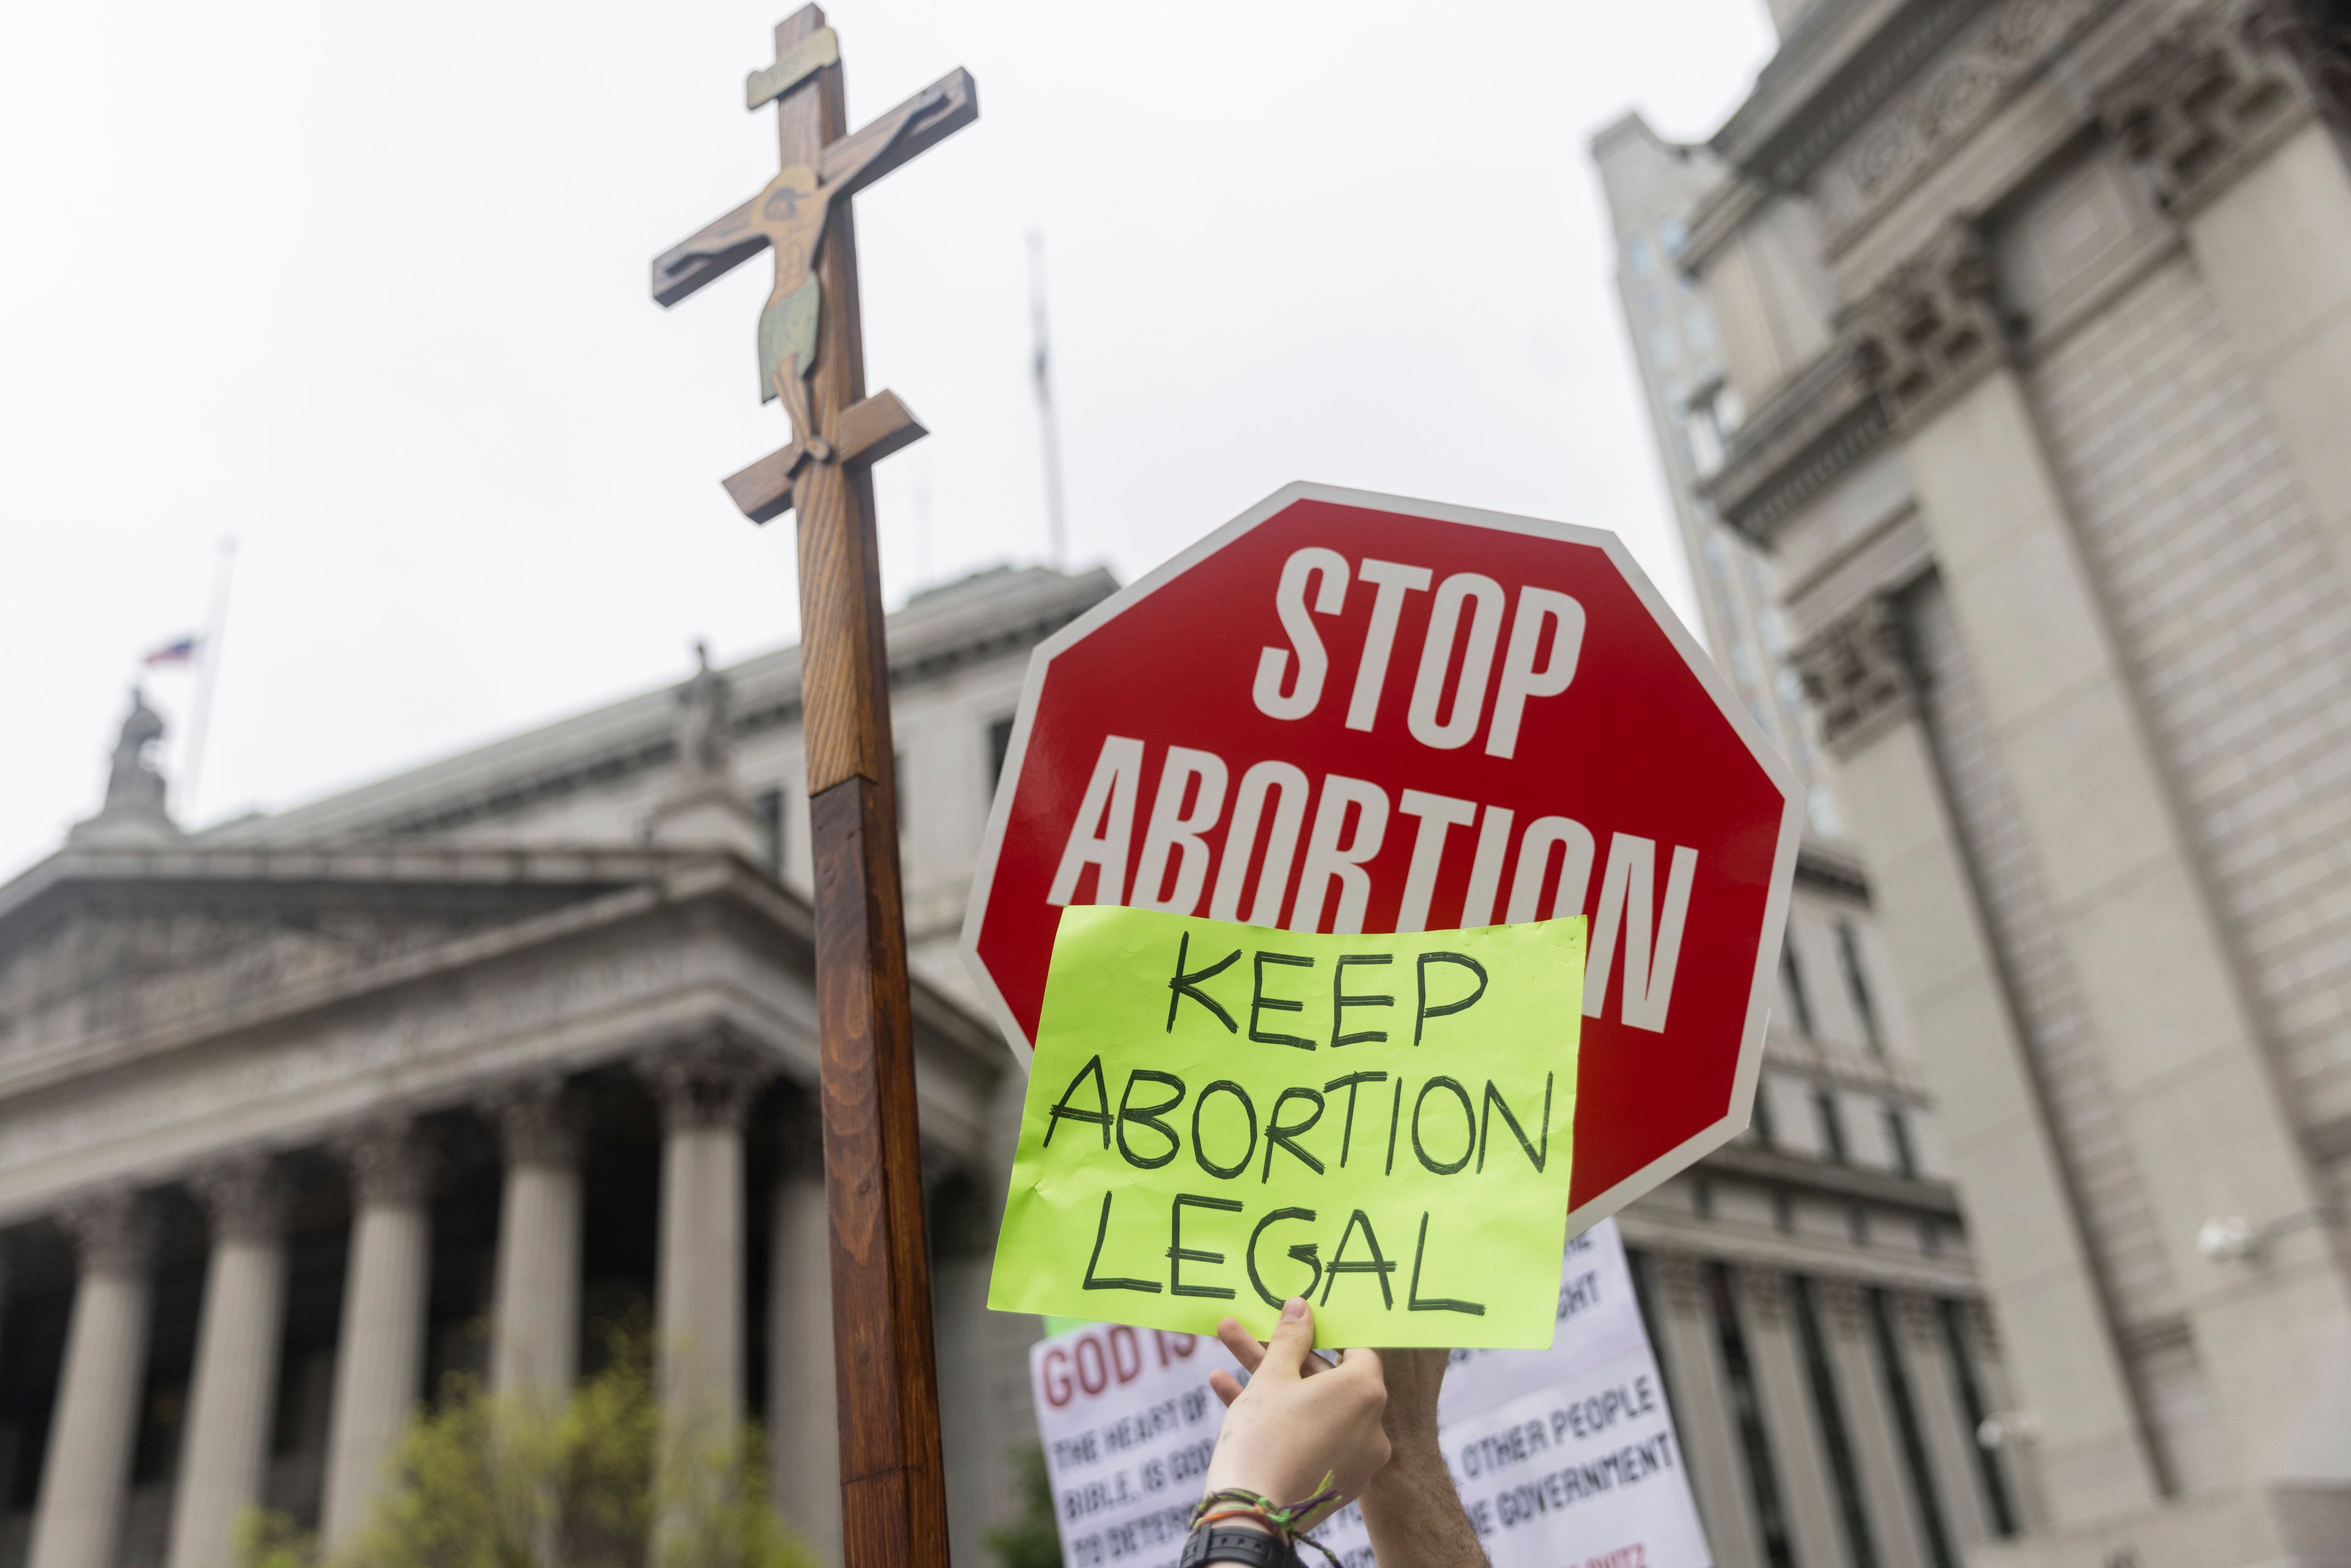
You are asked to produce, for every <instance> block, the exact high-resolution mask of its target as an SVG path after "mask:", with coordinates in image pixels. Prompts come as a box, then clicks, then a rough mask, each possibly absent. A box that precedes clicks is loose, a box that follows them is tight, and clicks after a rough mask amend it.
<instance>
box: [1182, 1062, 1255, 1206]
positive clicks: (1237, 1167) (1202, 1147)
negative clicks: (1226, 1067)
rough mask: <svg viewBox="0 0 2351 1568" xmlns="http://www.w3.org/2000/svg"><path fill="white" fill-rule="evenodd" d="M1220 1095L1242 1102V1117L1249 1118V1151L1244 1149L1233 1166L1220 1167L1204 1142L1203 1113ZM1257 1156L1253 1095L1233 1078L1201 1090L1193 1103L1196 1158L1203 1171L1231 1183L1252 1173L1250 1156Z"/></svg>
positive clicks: (1193, 1146) (1193, 1139) (1221, 1080)
mask: <svg viewBox="0 0 2351 1568" xmlns="http://www.w3.org/2000/svg"><path fill="white" fill-rule="evenodd" d="M1219 1092H1222V1093H1226V1094H1229V1095H1231V1096H1232V1097H1233V1098H1234V1099H1236V1100H1238V1101H1239V1102H1240V1103H1241V1112H1242V1113H1243V1114H1244V1115H1246V1116H1248V1117H1249V1147H1248V1148H1246V1149H1243V1150H1242V1151H1241V1157H1240V1158H1239V1159H1237V1160H1235V1161H1234V1162H1233V1163H1232V1164H1231V1165H1229V1166H1220V1165H1217V1163H1216V1162H1214V1161H1213V1160H1211V1159H1209V1158H1208V1146H1207V1144H1206V1143H1204V1142H1202V1141H1201V1138H1200V1113H1202V1112H1203V1111H1206V1110H1207V1108H1208V1099H1209V1096H1211V1095H1213V1094H1217V1093H1219ZM1256 1153H1257V1107H1256V1106H1255V1105H1254V1104H1252V1103H1250V1101H1249V1091H1248V1090H1246V1089H1244V1088H1242V1087H1241V1086H1240V1085H1239V1084H1238V1083H1236V1082H1233V1081H1232V1080H1231V1079H1229V1078H1219V1079H1217V1081H1216V1082H1214V1083H1211V1084H1209V1085H1208V1086H1207V1088H1206V1089H1203V1090H1201V1091H1200V1097H1199V1098H1198V1099H1197V1100H1195V1101H1193V1102H1192V1157H1193V1158H1194V1159H1195V1160H1197V1161H1198V1162H1199V1165H1200V1168H1201V1169H1202V1170H1204V1171H1206V1172H1207V1173H1208V1174H1209V1175H1210V1176H1216V1177H1217V1178H1219V1179H1220V1180H1224V1181H1230V1180H1232V1179H1233V1178H1234V1177H1235V1176H1238V1175H1240V1174H1241V1172H1243V1171H1245V1170H1247V1169H1249V1159H1250V1156H1252V1155H1255V1154H1256Z"/></svg>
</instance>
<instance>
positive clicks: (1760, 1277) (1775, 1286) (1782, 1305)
mask: <svg viewBox="0 0 2351 1568" xmlns="http://www.w3.org/2000/svg"><path fill="white" fill-rule="evenodd" d="M1739 1305H1740V1311H1742V1312H1745V1313H1746V1316H1747V1321H1748V1322H1749V1323H1750V1324H1751V1325H1752V1326H1754V1327H1756V1328H1759V1329H1776V1328H1778V1327H1779V1326H1780V1325H1781V1324H1782V1323H1783V1322H1786V1321H1787V1318H1788V1277H1787V1276H1786V1275H1785V1274H1782V1273H1781V1272H1780V1271H1779V1270H1776V1269H1758V1268H1754V1267H1751V1266H1750V1265H1748V1264H1744V1263H1742V1264H1740V1266H1739Z"/></svg>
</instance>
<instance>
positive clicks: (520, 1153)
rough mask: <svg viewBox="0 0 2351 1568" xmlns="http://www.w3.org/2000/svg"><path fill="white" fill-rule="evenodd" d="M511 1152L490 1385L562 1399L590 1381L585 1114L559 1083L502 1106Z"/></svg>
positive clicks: (512, 1096) (527, 1089)
mask: <svg viewBox="0 0 2351 1568" xmlns="http://www.w3.org/2000/svg"><path fill="white" fill-rule="evenodd" d="M492 1112H493V1114H495V1115H496V1118H497V1124H498V1134H499V1139H500V1142H501V1143H502V1145H504V1148H505V1151H506V1183H505V1190H504V1192H503V1194H502V1195H501V1197H500V1199H499V1204H498V1277H497V1305H496V1318H495V1320H494V1321H493V1322H492V1325H491V1330H490V1333H491V1342H490V1386H491V1387H492V1388H494V1389H496V1390H497V1391H498V1392H499V1393H501V1394H509V1393H517V1392H520V1391H521V1390H524V1389H526V1388H528V1389H535V1390H538V1392H539V1393H540V1394H542V1395H544V1396H549V1397H550V1399H551V1400H553V1401H560V1400H561V1399H562V1398H563V1397H564V1396H567V1395H569V1393H570V1391H571V1385H572V1384H573V1383H575V1382H576V1381H577V1380H578V1378H579V1375H580V1215H581V1210H580V1114H579V1107H578V1106H577V1105H575V1104H573V1103H571V1102H570V1101H569V1099H567V1098H566V1096H565V1094H564V1092H563V1085H562V1082H560V1081H559V1080H556V1079H551V1078H550V1079H546V1080H542V1081H538V1082H531V1083H528V1084H525V1085H522V1086H521V1087H519V1088H517V1089H516V1090H514V1091H513V1092H510V1093H508V1094H507V1095H505V1096H504V1097H502V1098H501V1099H499V1100H498V1101H497V1102H496V1103H495V1104H494V1106H493V1107H492Z"/></svg>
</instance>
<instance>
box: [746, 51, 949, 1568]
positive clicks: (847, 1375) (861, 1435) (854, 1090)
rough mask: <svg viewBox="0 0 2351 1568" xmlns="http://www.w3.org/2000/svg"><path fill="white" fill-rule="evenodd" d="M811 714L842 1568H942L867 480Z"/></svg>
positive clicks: (853, 285) (858, 484) (808, 136)
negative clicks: (907, 1566)
mask: <svg viewBox="0 0 2351 1568" xmlns="http://www.w3.org/2000/svg"><path fill="white" fill-rule="evenodd" d="M823 25H824V16H823V13H822V12H821V11H820V10H819V9H818V8H817V7H816V6H813V5H810V6H807V7H804V8H803V9H801V10H800V11H799V12H798V13H796V14H795V15H793V16H790V17H789V18H788V19H787V20H785V21H784V22H782V23H781V24H779V25H778V26H777V28H776V53H777V57H778V58H781V57H783V56H784V55H785V54H786V53H787V52H788V51H789V50H790V49H791V48H792V47H795V46H796V45H798V44H799V43H800V42H801V41H802V40H803V39H805V38H807V37H809V36H810V35H811V34H813V33H814V32H815V31H816V30H817V29H818V28H820V27H821V26H823ZM847 124H848V107H847V95H846V89H845V88H844V85H843V81H842V75H841V67H840V65H839V64H838V63H835V64H832V65H828V66H826V67H824V68H822V70H821V71H820V72H819V74H818V76H817V78H816V79H815V80H814V81H812V82H810V83H809V84H807V85H805V86H803V87H801V88H800V89H798V90H797V91H795V92H793V93H791V94H790V95H789V96H788V97H787V98H786V99H784V100H783V101H782V102H781V103H780V104H779V105H778V141H779V148H780V151H781V152H782V155H783V161H784V162H785V164H786V165H787V166H789V165H791V164H795V163H810V164H813V163H815V162H817V161H818V160H819V158H820V155H821V153H822V151H823V149H824V147H825V145H826V144H827V143H829V142H832V141H838V140H839V139H841V137H842V136H843V134H844V133H845V131H846V129H847ZM817 273H818V277H819V279H820V285H821V288H822V297H821V298H822V311H823V313H822V317H821V319H820V326H819V340H818V343H819V346H818V353H817V364H816V371H815V375H814V378H813V383H812V386H811V389H810V392H811V396H810V411H811V413H812V415H813V422H814V423H815V425H816V427H817V429H818V430H819V431H820V432H823V433H825V434H828V435H830V434H832V433H834V432H837V431H838V430H840V428H841V418H842V416H843V414H844V413H847V411H848V410H850V409H851V408H852V407H854V406H855V405H856V404H857V403H859V402H862V400H863V398H864V395H865V386H864V380H865V366H864V357H865V356H864V344H863V340H862V334H861V333H860V330H859V315H858V297H857V239H856V228H855V222H854V218H853V217H852V212H851V208H850V204H848V203H847V202H846V201H844V202H842V203H841V204H840V205H839V206H838V207H836V208H835V209H834V211H833V213H832V215H831V222H830V224H829V225H828V226H827V228H826V232H825V238H824V243H823V246H822V249H821V252H820V256H819V260H818V265H817ZM792 509H793V511H794V512H795V514H796V515H797V517H798V519H799V578H800V637H801V643H800V645H801V664H800V688H801V705H802V711H803V714H804V716H805V717H804V721H803V722H804V726H805V734H806V746H807V756H808V770H809V810H810V836H811V840H812V848H813V859H814V862H815V873H816V875H815V883H816V885H815V901H816V925H817V952H816V968H817V1005H818V1019H819V1030H820V1036H821V1061H822V1102H823V1120H824V1159H825V1191H826V1205H827V1209H828V1213H829V1216H830V1219H831V1247H832V1321H833V1345H834V1370H835V1382H836V1385H837V1390H838V1396H839V1401H840V1415H841V1547H842V1558H843V1562H844V1563H845V1564H846V1568H898V1565H900V1564H913V1565H915V1568H946V1565H947V1531H946V1485H945V1476H944V1473H943V1471H944V1467H943V1464H942V1461H941V1456H940V1447H939V1429H938V1396H937V1381H938V1380H937V1370H936V1367H935V1363H934V1360H933V1354H934V1353H933V1349H932V1337H931V1312H930V1302H931V1287H930V1268H929V1261H928V1257H927V1253H926V1249H925V1240H924V1234H923V1226H924V1212H923V1175H922V1156H921V1147H920V1129H919V1127H918V1124H917V1120H916V1113H915V1103H914V1033H913V1024H912V1018H911V1014H910V1010H909V1007H908V1001H907V993H906V941H905V925H904V915H903V912H902V910H901V907H900V895H899V883H898V841H897V811H896V808H895V797H894V781H893V779H892V777H891V768H892V750H893V748H892V745H891V737H890V691H889V678H888V664H887V660H886V657H885V652H884V645H883V622H882V583H881V572H880V561H879V559H878V553H877V550H876V545H875V538H874V517H873V487H872V471H871V469H870V468H869V467H868V466H866V465H863V464H855V465H852V464H847V463H843V462H841V461H838V460H835V461H830V462H810V463H807V464H804V465H802V466H801V468H800V471H799V474H798V476H796V480H795V483H794V486H793V494H792Z"/></svg>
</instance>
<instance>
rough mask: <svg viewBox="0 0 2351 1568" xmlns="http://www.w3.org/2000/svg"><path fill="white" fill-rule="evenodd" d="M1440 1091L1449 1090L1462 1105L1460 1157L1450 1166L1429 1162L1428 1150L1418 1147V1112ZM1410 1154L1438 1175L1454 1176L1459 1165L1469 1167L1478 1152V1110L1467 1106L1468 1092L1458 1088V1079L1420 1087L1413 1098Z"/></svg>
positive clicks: (1442, 1079)
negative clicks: (1435, 1092)
mask: <svg viewBox="0 0 2351 1568" xmlns="http://www.w3.org/2000/svg"><path fill="white" fill-rule="evenodd" d="M1439 1089H1449V1090H1451V1091H1452V1092H1453V1097H1454V1098H1455V1099H1456V1100H1458V1101H1460V1102H1461V1157H1460V1158H1459V1159H1458V1160H1455V1161H1454V1162H1453V1163H1452V1164H1451V1165H1449V1166H1446V1165H1439V1164H1437V1162H1436V1161H1435V1160H1432V1159H1430V1158H1429V1157H1428V1151H1427V1150H1426V1148H1424V1147H1422V1146H1421V1142H1420V1113H1421V1110H1422V1108H1423V1107H1424V1106H1426V1104H1427V1103H1428V1096H1429V1095H1430V1093H1431V1092H1434V1091H1436V1090H1439ZM1412 1152H1413V1153H1414V1154H1416V1155H1419V1156H1420V1163H1421V1164H1422V1165H1424V1166H1426V1167H1427V1168H1428V1169H1430V1170H1432V1171H1434V1172H1436V1173H1437V1175H1438V1176H1451V1175H1453V1174H1454V1173H1455V1172H1457V1171H1458V1170H1460V1169H1461V1167H1462V1166H1466V1165H1468V1163H1469V1156H1470V1155H1473V1154H1476V1153H1477V1152H1478V1113H1477V1110H1476V1109H1475V1108H1474V1107H1473V1106H1471V1105H1470V1103H1469V1091H1468V1090H1467V1089H1464V1088H1463V1087H1461V1083H1460V1081H1459V1080H1458V1079H1454V1078H1446V1077H1443V1076H1438V1077H1436V1078H1432V1079H1430V1080H1429V1081H1428V1082H1426V1083H1424V1084H1422V1085H1421V1086H1420V1092H1419V1093H1418V1094H1416V1095H1414V1096H1413V1101H1412Z"/></svg>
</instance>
